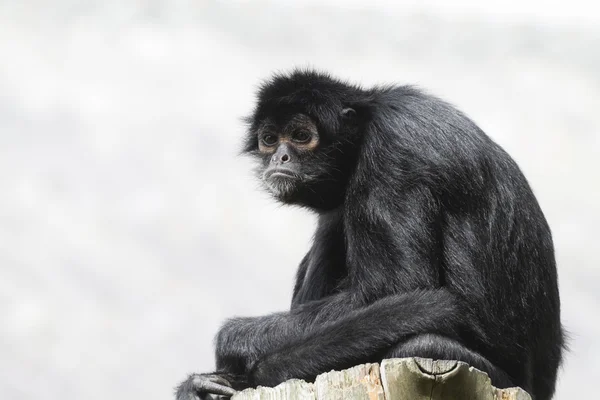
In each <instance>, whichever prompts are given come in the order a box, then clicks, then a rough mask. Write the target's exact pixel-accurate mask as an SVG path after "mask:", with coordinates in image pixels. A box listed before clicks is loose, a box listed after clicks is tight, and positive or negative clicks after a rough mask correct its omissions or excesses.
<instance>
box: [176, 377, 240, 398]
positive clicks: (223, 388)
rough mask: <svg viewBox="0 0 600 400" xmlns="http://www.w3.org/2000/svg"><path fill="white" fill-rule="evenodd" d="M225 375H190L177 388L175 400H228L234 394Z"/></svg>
mask: <svg viewBox="0 0 600 400" xmlns="http://www.w3.org/2000/svg"><path fill="white" fill-rule="evenodd" d="M227 377H228V376H227V374H219V373H216V372H215V373H212V374H192V375H190V376H189V377H188V379H186V380H185V381H184V382H183V383H182V384H181V385H179V387H178V388H177V394H176V400H211V399H228V398H229V397H231V396H233V395H234V394H235V393H236V390H235V389H233V388H232V387H231V383H230V381H229V380H228V379H227Z"/></svg>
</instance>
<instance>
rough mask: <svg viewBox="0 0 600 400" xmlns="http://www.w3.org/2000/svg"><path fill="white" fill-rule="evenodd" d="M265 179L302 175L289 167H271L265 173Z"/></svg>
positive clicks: (292, 177) (296, 177)
mask: <svg viewBox="0 0 600 400" xmlns="http://www.w3.org/2000/svg"><path fill="white" fill-rule="evenodd" d="M263 178H264V179H265V180H271V179H300V175H298V174H297V173H295V172H294V171H292V170H291V169H287V168H277V169H270V170H268V171H266V172H265V173H264V175H263Z"/></svg>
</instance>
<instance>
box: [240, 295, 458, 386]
mask: <svg viewBox="0 0 600 400" xmlns="http://www.w3.org/2000/svg"><path fill="white" fill-rule="evenodd" d="M459 315H460V313H459V311H458V309H457V306H456V304H455V299H454V297H453V296H452V295H451V294H450V293H449V292H447V291H445V290H424V291H416V292H411V293H405V294H400V295H395V296H389V297H387V298H384V299H381V300H378V301H376V302H374V303H373V304H371V305H369V306H367V307H364V308H361V309H358V310H355V311H353V312H350V313H348V314H346V315H345V316H343V317H342V318H340V319H338V320H335V321H333V322H330V323H327V324H324V325H321V326H318V327H315V329H313V330H310V331H305V330H299V331H297V332H296V334H295V337H294V339H292V340H290V341H289V342H288V343H287V344H286V345H285V346H283V347H281V348H279V349H277V350H275V351H272V352H270V353H269V354H267V355H266V356H264V357H262V358H260V359H259V360H258V361H257V362H256V363H255V365H254V367H253V368H252V370H251V371H250V372H249V380H250V383H251V384H252V385H253V386H255V385H266V386H274V385H277V384H279V383H281V382H283V381H285V380H287V379H291V378H299V379H307V380H312V379H314V378H315V376H316V375H318V374H320V373H322V372H324V371H328V370H331V369H342V368H349V367H351V366H353V365H356V364H360V363H364V362H375V361H379V359H378V356H380V355H381V354H383V353H384V352H385V351H386V350H389V349H390V348H391V347H392V346H393V345H395V344H397V343H398V342H400V341H402V340H404V339H406V338H408V337H410V336H413V335H418V334H420V333H440V334H443V335H444V336H446V337H457V336H458V332H459V331H460V325H461V324H462V321H461V318H460V317H459ZM288 339H289V338H288Z"/></svg>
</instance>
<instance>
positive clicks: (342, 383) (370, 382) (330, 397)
mask: <svg viewBox="0 0 600 400" xmlns="http://www.w3.org/2000/svg"><path fill="white" fill-rule="evenodd" d="M315 389H316V393H317V400H343V399H370V400H384V396H383V387H382V386H381V377H380V375H379V364H363V365H358V366H356V367H352V368H350V369H347V370H344V371H331V372H328V373H325V374H321V375H319V376H318V377H317V379H316V380H315Z"/></svg>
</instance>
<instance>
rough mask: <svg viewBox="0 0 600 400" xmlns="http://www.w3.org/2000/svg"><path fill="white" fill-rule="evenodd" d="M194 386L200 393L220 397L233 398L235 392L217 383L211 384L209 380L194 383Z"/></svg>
mask: <svg viewBox="0 0 600 400" xmlns="http://www.w3.org/2000/svg"><path fill="white" fill-rule="evenodd" d="M194 383H195V384H196V388H197V389H198V391H200V392H207V393H212V394H220V395H222V396H233V395H234V394H235V393H236V390H235V389H233V388H231V387H229V386H225V385H221V384H219V383H215V382H211V381H209V380H205V379H203V380H201V381H200V382H197V383H196V382H194Z"/></svg>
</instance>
